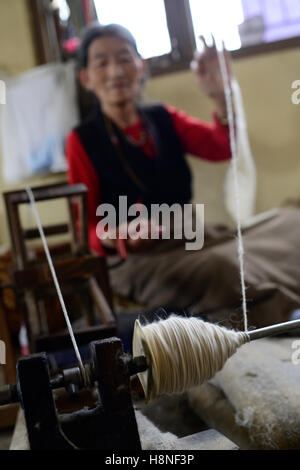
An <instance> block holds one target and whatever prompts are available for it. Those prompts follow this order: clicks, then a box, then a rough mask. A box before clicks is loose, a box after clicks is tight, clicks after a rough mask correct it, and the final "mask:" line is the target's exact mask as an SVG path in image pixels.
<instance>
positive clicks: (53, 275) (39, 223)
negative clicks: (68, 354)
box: [26, 187, 87, 385]
mask: <svg viewBox="0 0 300 470" xmlns="http://www.w3.org/2000/svg"><path fill="white" fill-rule="evenodd" d="M26 192H27V195H28V198H29V201H30V206H31V209H32V211H33V214H34V216H35V220H36V223H37V227H38V230H39V233H40V236H41V239H42V243H43V246H44V250H45V254H46V257H47V261H48V264H49V268H50V271H51V274H52V277H53V281H54V285H55V288H56V291H57V295H58V298H59V301H60V305H61V308H62V311H63V314H64V317H65V321H66V324H67V328H68V331H69V334H70V337H71V341H72V344H73V347H74V350H75V354H76V357H77V360H78V364H79V367H80V370H81V374H82V377H83V380H84V383H85V385H87V377H86V373H85V368H84V365H83V362H82V359H81V356H80V352H79V349H78V346H77V343H76V339H75V336H74V333H73V329H72V325H71V322H70V319H69V315H68V312H67V309H66V305H65V302H64V299H63V296H62V292H61V289H60V285H59V282H58V279H57V276H56V272H55V269H54V265H53V262H52V258H51V255H50V252H49V248H48V244H47V240H46V237H45V234H44V230H43V227H42V224H41V220H40V216H39V213H38V211H37V208H36V204H35V198H34V195H33V192H32V190H31V188H30V187H27V188H26Z"/></svg>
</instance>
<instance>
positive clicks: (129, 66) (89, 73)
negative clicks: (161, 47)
mask: <svg viewBox="0 0 300 470" xmlns="http://www.w3.org/2000/svg"><path fill="white" fill-rule="evenodd" d="M143 73H144V62H143V60H142V59H141V58H140V57H139V56H138V54H137V53H136V51H135V50H134V48H133V46H132V45H131V44H130V43H128V42H127V41H124V40H122V39H120V38H118V37H114V36H104V37H101V38H97V39H95V40H94V41H93V42H92V43H91V45H90V47H89V49H88V65H87V68H86V69H82V70H81V72H80V78H81V81H82V83H83V85H84V86H85V87H86V88H87V89H89V90H91V91H93V92H94V93H95V94H96V96H97V97H98V99H99V100H100V101H101V104H102V105H103V106H115V105H123V104H125V103H128V102H133V101H135V99H136V96H137V94H138V92H139V88H140V82H141V78H142V76H143Z"/></svg>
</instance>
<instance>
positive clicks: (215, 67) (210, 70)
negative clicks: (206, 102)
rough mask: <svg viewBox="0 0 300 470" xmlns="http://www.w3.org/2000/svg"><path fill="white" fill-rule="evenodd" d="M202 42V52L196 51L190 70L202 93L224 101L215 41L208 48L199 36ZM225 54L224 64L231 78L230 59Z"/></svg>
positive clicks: (228, 55)
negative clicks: (193, 73)
mask: <svg viewBox="0 0 300 470" xmlns="http://www.w3.org/2000/svg"><path fill="white" fill-rule="evenodd" d="M200 38H201V40H202V42H203V46H204V47H203V51H201V52H199V51H196V52H195V55H194V60H193V63H192V68H193V70H194V71H195V73H196V76H197V81H198V84H199V86H200V88H201V89H202V90H203V92H204V93H205V94H206V95H207V96H209V97H210V98H212V99H214V100H223V99H224V85H223V78H222V74H221V70H220V64H219V59H218V52H217V48H216V43H215V39H214V38H213V45H212V46H208V45H207V43H206V41H205V38H204V36H200ZM224 52H225V62H226V66H227V71H228V74H229V76H230V77H231V76H232V67H231V58H230V54H229V52H228V51H227V50H225V51H224Z"/></svg>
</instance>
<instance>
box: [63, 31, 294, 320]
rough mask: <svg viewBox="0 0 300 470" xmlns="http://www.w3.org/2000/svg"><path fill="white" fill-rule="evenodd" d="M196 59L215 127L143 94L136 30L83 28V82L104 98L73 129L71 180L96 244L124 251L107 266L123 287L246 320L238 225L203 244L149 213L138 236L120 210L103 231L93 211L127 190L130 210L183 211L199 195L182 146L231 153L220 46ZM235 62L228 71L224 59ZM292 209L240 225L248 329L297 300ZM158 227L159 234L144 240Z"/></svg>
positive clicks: (161, 301) (104, 251)
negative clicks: (83, 193) (82, 191)
mask: <svg viewBox="0 0 300 470" xmlns="http://www.w3.org/2000/svg"><path fill="white" fill-rule="evenodd" d="M197 60H198V61H197V67H196V75H197V78H198V83H199V86H200V88H201V89H202V90H203V91H204V92H205V93H206V94H207V95H208V96H209V97H210V98H211V101H212V104H213V108H214V110H213V123H212V124H208V123H205V122H202V121H200V120H197V119H195V118H192V117H190V116H187V115H186V114H185V113H183V112H182V111H179V110H177V109H174V108H173V107H171V106H168V105H164V104H157V103H147V104H145V103H142V102H140V100H139V95H140V91H141V83H142V81H143V79H144V77H145V62H144V60H143V59H142V58H141V57H140V55H139V53H138V50H137V46H136V42H135V40H134V38H133V37H132V35H131V34H130V32H129V31H128V30H126V29H125V28H123V27H121V26H119V25H108V26H100V25H97V26H93V27H91V28H90V29H89V30H87V32H86V34H85V36H84V38H83V41H82V44H81V48H80V51H79V66H80V71H79V78H80V81H81V83H82V85H83V86H84V87H85V88H86V89H87V90H90V91H92V92H93V93H94V94H95V95H96V97H97V99H98V103H99V104H98V107H97V110H96V112H95V113H94V114H93V115H92V116H91V117H89V118H88V119H86V120H85V121H84V122H82V123H81V124H80V125H79V126H78V127H77V128H76V129H74V130H73V131H72V132H71V134H70V135H69V137H68V140H67V158H68V166H69V170H68V174H69V181H70V183H84V184H85V185H86V186H87V188H88V210H89V214H88V217H89V240H90V247H91V249H92V250H93V251H94V252H96V253H98V254H99V255H104V256H107V257H108V258H109V259H112V260H117V259H119V258H121V259H123V263H117V267H115V268H114V269H111V270H110V277H111V283H112V287H113V289H114V291H115V292H117V293H119V294H121V295H125V296H127V297H130V298H131V299H133V300H134V301H136V302H138V303H140V304H142V305H144V306H145V308H149V309H150V308H151V309H152V308H156V307H159V306H164V307H169V308H174V309H187V310H189V311H190V312H191V313H194V314H200V315H202V316H206V318H208V319H209V320H212V321H215V320H217V321H220V320H224V319H225V320H226V319H227V320H228V319H229V320H230V322H231V324H234V325H235V326H237V327H239V326H240V325H239V321H240V319H241V311H240V303H241V294H240V282H239V263H238V259H237V253H236V251H237V250H236V242H235V233H234V232H232V231H230V230H228V229H226V228H224V227H217V226H207V227H205V244H204V248H203V249H201V250H198V251H189V250H186V245H185V241H186V240H184V239H176V237H174V236H173V238H172V237H171V239H170V240H166V239H164V240H161V230H162V229H161V228H160V227H159V225H158V223H157V222H155V221H153V220H151V219H148V220H147V222H146V223H144V224H143V223H140V227H139V229H140V231H139V234H140V236H135V237H131V236H130V219H127V220H124V218H123V219H122V220H121V219H119V220H117V223H116V225H117V230H116V231H113V230H112V228H111V227H109V228H108V231H106V234H105V236H101V231H102V235H103V234H104V232H105V230H106V229H105V228H104V227H102V228H101V225H100V226H99V220H100V219H99V216H98V215H97V207H98V206H99V205H100V204H103V203H105V204H111V205H112V206H113V207H115V208H116V209H117V212H118V209H119V203H120V199H119V197H120V196H126V197H127V205H128V207H129V206H131V205H132V204H136V203H139V204H143V205H144V207H146V208H150V207H151V206H152V205H153V204H162V203H167V204H168V205H172V204H178V205H180V206H182V207H183V205H184V204H186V203H188V202H189V201H190V199H191V196H192V188H191V174H190V170H189V167H188V165H187V163H186V161H185V157H184V155H185V153H189V154H192V155H194V156H196V157H199V158H204V159H206V160H210V161H212V162H218V161H224V160H229V159H230V156H231V153H230V145H229V130H228V126H227V120H226V105H225V98H224V89H223V85H222V77H221V74H220V69H219V65H218V59H217V54H216V50H215V48H214V47H212V48H208V47H207V46H206V44H205V47H204V51H203V53H202V54H200V55H199V56H198V59H197ZM227 66H228V70H230V62H229V57H228V56H227ZM102 215H103V214H102ZM295 217H296V218H297V219H298V222H300V219H299V211H297V210H296V209H292V208H291V209H289V210H284V211H282V213H279V215H278V216H277V217H275V218H273V219H270V220H269V221H267V222H264V223H263V224H260V225H259V226H257V227H252V228H249V229H247V230H245V232H244V237H245V249H246V259H245V269H246V284H247V289H248V290H247V293H248V298H249V304H248V309H249V323H250V325H254V326H262V325H265V324H269V323H274V322H279V321H284V320H287V319H288V318H289V315H290V312H291V310H292V309H294V308H296V307H297V306H298V305H300V276H299V267H298V270H297V269H296V268H295V256H296V257H298V266H300V263H299V261H300V259H299V250H298V252H297V254H296V253H294V252H293V250H292V249H291V247H295V248H296V247H297V246H298V248H299V242H298V241H297V236H296V235H293V219H295ZM99 227H100V228H99ZM283 227H284V236H283V233H282V230H283ZM274 230H275V231H274ZM150 232H151V233H152V234H153V233H155V232H156V233H157V234H158V237H152V239H151V237H150V236H149V237H145V236H143V235H145V233H146V234H147V233H149V234H150ZM112 233H116V236H110V235H111V234H112ZM171 233H173V234H174V231H173V232H172V231H171ZM286 234H288V236H289V240H288V242H285V241H284V237H285V236H286ZM153 238H155V239H153ZM157 238H160V239H157ZM273 242H274V243H275V244H276V253H277V254H276V259H274V266H273V265H272V263H273V257H274V248H273ZM289 261H291V263H290V265H289ZM295 274H297V276H296V279H297V281H296V279H295V278H294V275H295Z"/></svg>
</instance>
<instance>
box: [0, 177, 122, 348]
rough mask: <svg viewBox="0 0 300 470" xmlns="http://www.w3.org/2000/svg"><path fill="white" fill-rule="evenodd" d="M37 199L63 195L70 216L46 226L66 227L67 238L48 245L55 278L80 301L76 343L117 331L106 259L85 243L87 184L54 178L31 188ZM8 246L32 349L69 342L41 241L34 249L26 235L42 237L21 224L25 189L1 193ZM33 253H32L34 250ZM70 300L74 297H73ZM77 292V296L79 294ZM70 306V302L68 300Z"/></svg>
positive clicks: (50, 229) (49, 231) (61, 230)
mask: <svg viewBox="0 0 300 470" xmlns="http://www.w3.org/2000/svg"><path fill="white" fill-rule="evenodd" d="M32 191H33V195H34V198H35V201H36V202H39V201H49V200H54V199H61V198H64V199H66V201H67V208H68V218H69V220H68V221H67V222H66V223H63V224H55V225H47V226H44V227H43V229H44V232H45V235H46V236H47V237H51V236H53V235H58V234H65V233H68V234H69V236H70V242H69V243H67V244H65V243H64V244H62V243H59V244H58V243H56V245H53V244H52V245H50V243H49V250H50V253H51V257H52V259H53V262H54V267H55V271H56V274H57V278H58V281H59V283H60V286H61V288H62V291H63V295H64V297H65V302H66V305H67V303H68V301H69V305H70V308H71V310H69V314H72V313H73V312H72V306H73V308H75V309H76V308H77V307H78V305H79V304H80V303H83V304H84V305H83V307H84V308H83V309H82V311H83V312H84V319H85V323H86V325H85V326H84V327H83V328H80V329H79V330H77V331H74V333H75V337H76V339H77V341H78V344H79V345H82V344H87V343H89V342H90V341H92V340H95V339H101V338H104V337H108V336H113V335H116V334H117V324H116V318H115V315H114V312H113V303H112V293H111V290H110V286H109V279H108V273H107V268H106V263H105V259H104V258H101V257H98V256H95V255H92V254H91V253H90V251H89V246H88V231H87V226H88V224H87V189H86V187H85V186H84V185H72V186H71V185H66V184H58V185H57V184H56V185H51V186H41V187H35V188H32ZM4 201H5V208H6V215H7V221H8V227H9V235H10V239H11V250H12V260H13V266H12V279H13V282H14V285H15V289H16V292H17V295H18V301H19V305H20V306H21V309H22V312H23V317H24V322H25V325H26V329H27V334H28V340H29V346H30V351H31V352H37V351H41V350H43V351H46V352H51V351H57V350H60V349H67V348H70V347H71V341H70V338H69V334H68V333H67V332H66V330H65V323H64V319H63V313H62V311H61V308H60V305H59V304H58V298H57V293H56V290H55V288H54V283H53V279H52V275H51V271H50V269H49V266H48V263H47V261H46V259H45V256H44V252H43V249H41V248H40V247H39V248H37V249H35V250H34V252H33V251H32V249H31V250H30V249H29V247H28V243H27V242H28V240H33V239H37V238H40V234H39V231H38V229H37V228H30V229H25V228H23V226H22V221H21V215H20V206H21V205H23V204H28V203H29V198H28V194H27V192H26V191H25V190H18V191H9V192H6V193H4ZM33 254H34V256H33ZM76 296H77V299H79V300H77V301H76V302H74V298H76ZM78 296H79V297H78ZM67 307H68V306H67Z"/></svg>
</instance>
